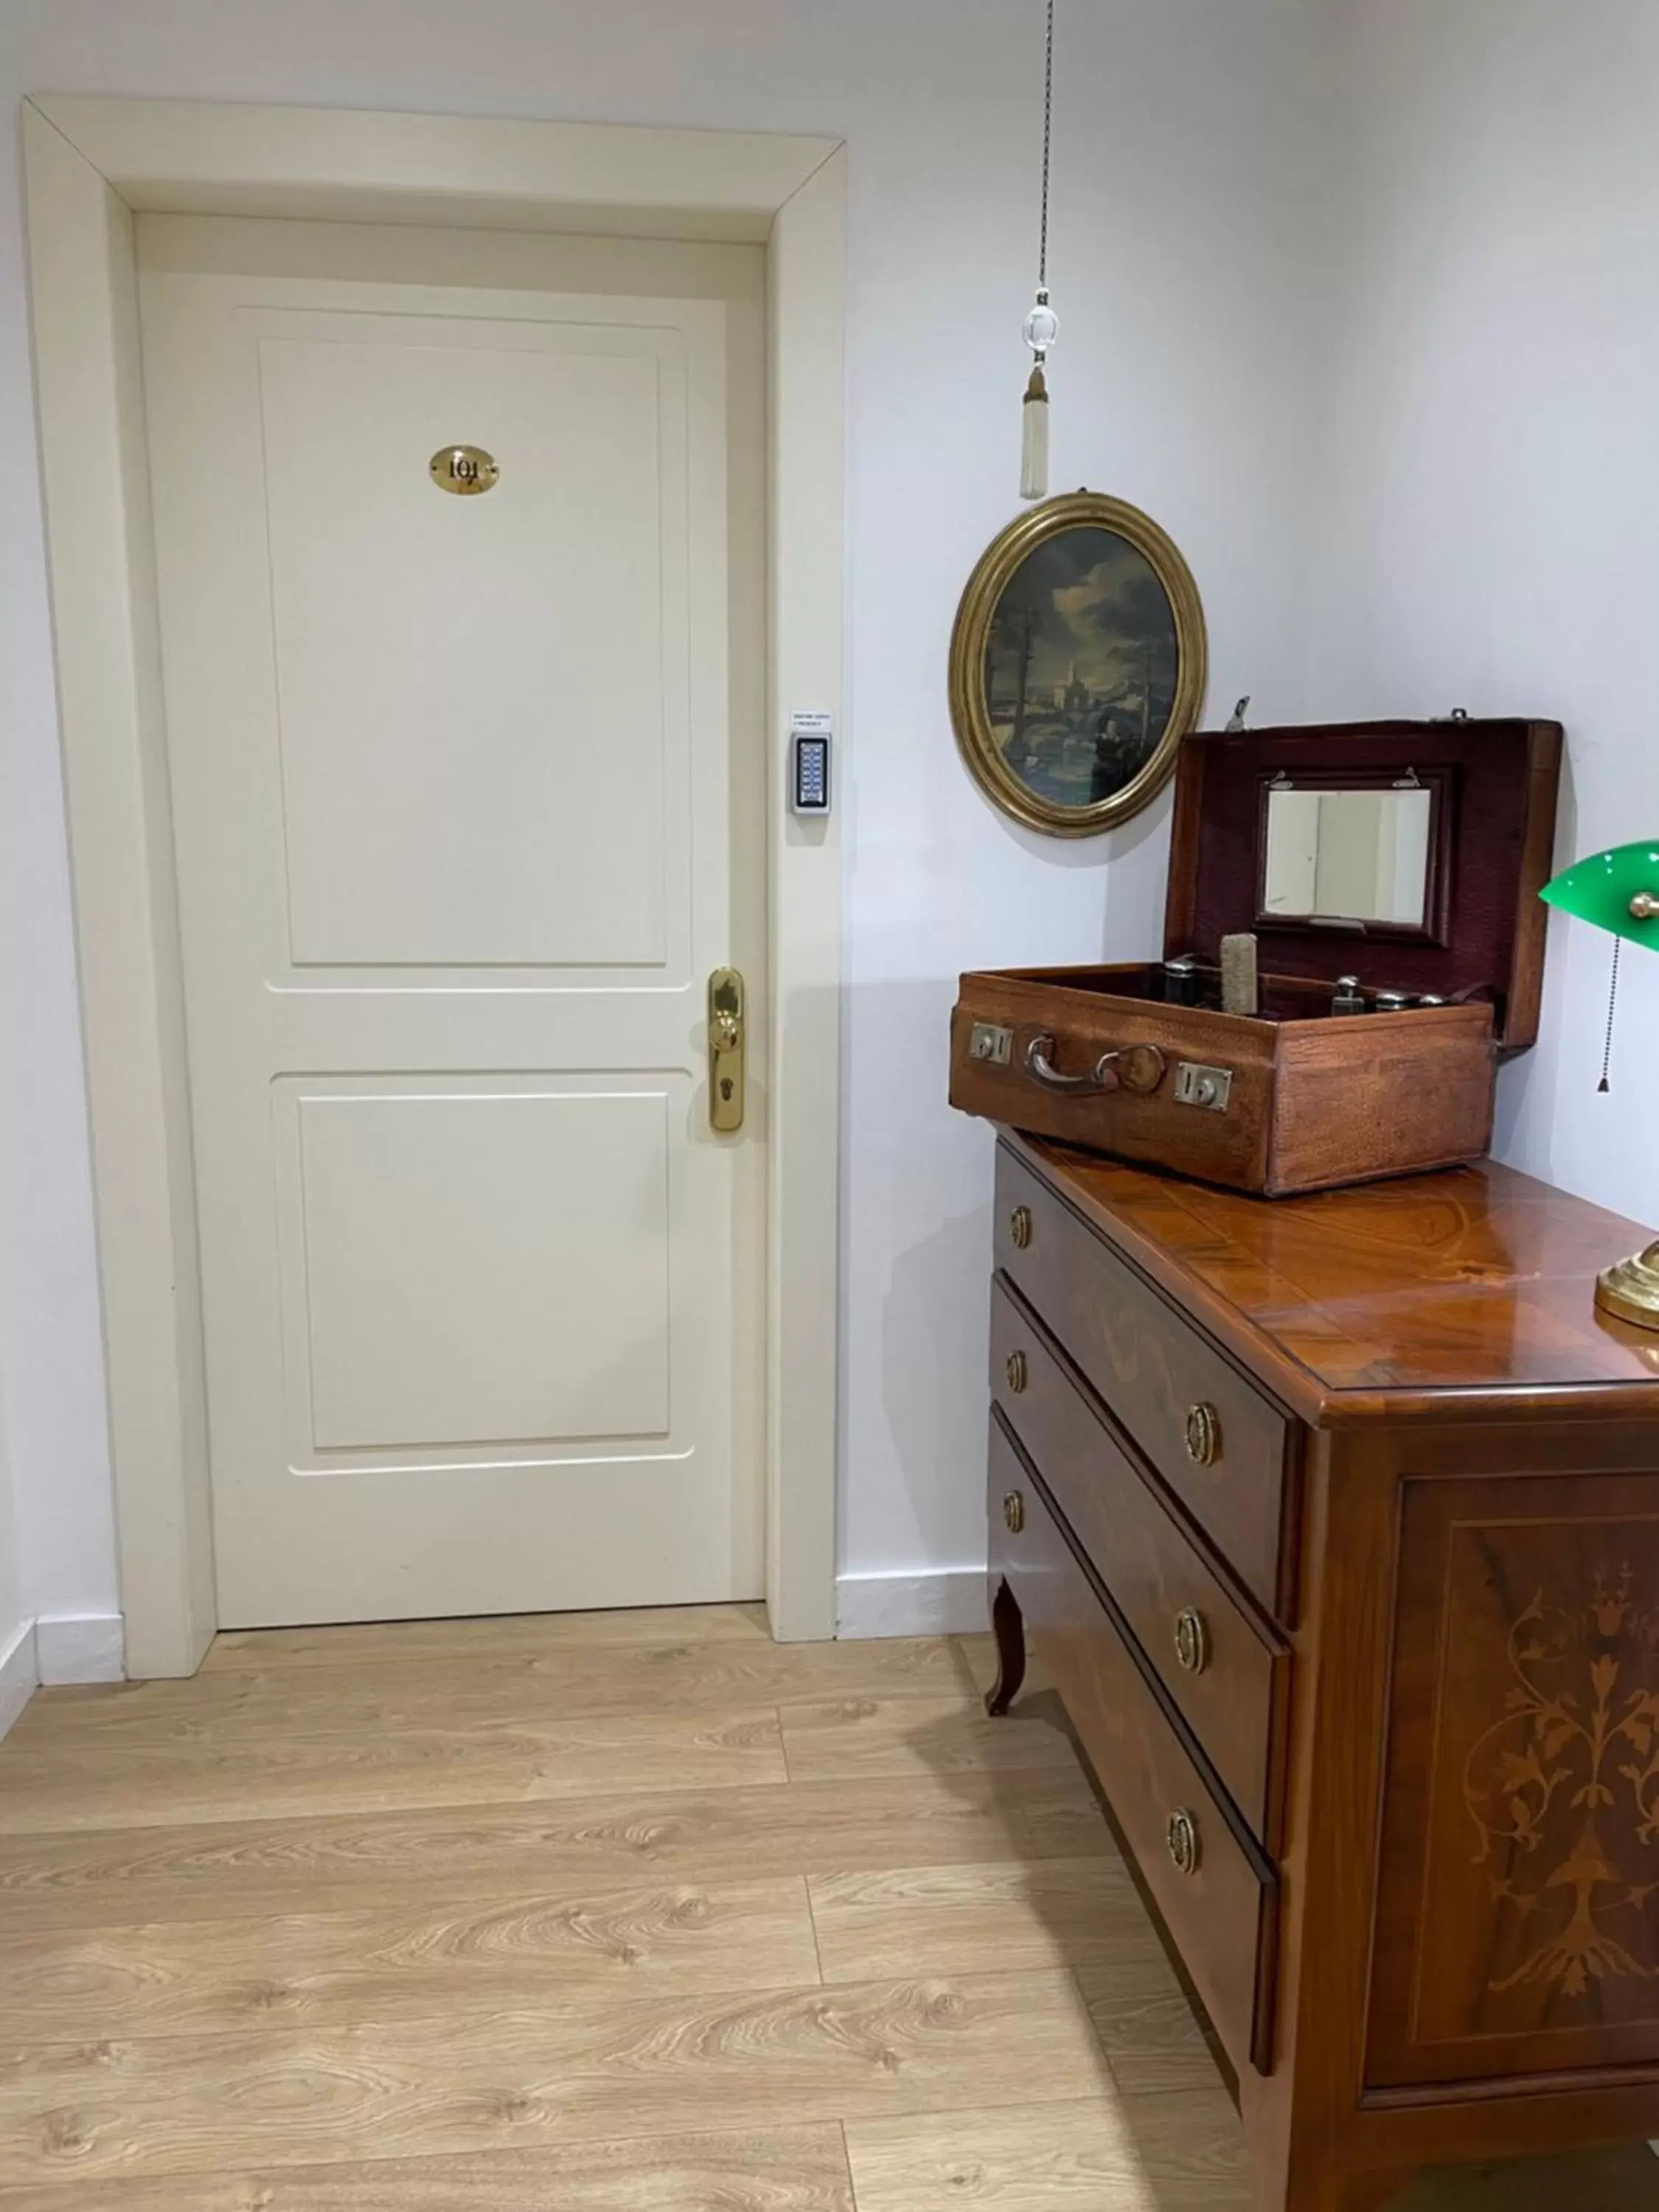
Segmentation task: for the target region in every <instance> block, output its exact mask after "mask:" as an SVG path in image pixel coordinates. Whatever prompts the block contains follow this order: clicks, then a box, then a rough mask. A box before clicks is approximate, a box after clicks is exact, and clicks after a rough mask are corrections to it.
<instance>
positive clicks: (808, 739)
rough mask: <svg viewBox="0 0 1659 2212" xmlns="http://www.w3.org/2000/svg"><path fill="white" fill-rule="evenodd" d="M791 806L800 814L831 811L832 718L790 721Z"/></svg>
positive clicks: (801, 717) (808, 717) (805, 717)
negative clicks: (830, 736)
mask: <svg viewBox="0 0 1659 2212" xmlns="http://www.w3.org/2000/svg"><path fill="white" fill-rule="evenodd" d="M789 805H790V807H791V809H792V811H793V812H795V813H797V814H827V813H828V812H829V715H828V714H796V715H793V716H792V718H791V720H790V723H789Z"/></svg>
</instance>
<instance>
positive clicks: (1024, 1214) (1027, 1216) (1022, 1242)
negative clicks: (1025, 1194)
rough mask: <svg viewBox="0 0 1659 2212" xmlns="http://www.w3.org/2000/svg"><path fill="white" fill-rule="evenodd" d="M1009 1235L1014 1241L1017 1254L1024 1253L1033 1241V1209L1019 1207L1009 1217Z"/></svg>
mask: <svg viewBox="0 0 1659 2212" xmlns="http://www.w3.org/2000/svg"><path fill="white" fill-rule="evenodd" d="M1008 1234H1009V1236H1010V1237H1012V1239H1013V1244H1014V1249H1015V1251H1016V1252H1023V1251H1024V1249H1025V1248H1026V1246H1027V1245H1028V1244H1029V1243H1030V1241H1031V1209H1030V1206H1016V1207H1015V1208H1014V1210H1013V1212H1012V1213H1011V1214H1010V1215H1009V1216H1008Z"/></svg>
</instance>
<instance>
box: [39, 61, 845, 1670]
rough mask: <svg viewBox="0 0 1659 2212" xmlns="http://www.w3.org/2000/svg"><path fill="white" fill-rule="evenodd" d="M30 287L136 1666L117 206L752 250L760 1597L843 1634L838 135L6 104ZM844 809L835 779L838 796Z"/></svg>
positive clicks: (152, 775)
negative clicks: (19, 173)
mask: <svg viewBox="0 0 1659 2212" xmlns="http://www.w3.org/2000/svg"><path fill="white" fill-rule="evenodd" d="M22 119H23V157H24V176H25V184H26V190H27V217H28V222H27V228H28V246H29V263H30V294H31V302H32V307H33V333H34V356H35V374H36V384H37V401H36V404H37V408H38V412H39V420H40V444H41V455H42V478H43V489H44V495H45V501H46V532H47V553H48V567H49V574H50V580H51V588H52V617H53V626H54V632H55V649H56V654H57V665H58V704H59V716H60V726H61V728H62V732H63V745H64V791H65V803H66V810H67V815H68V825H69V838H70V860H71V873H72V887H73V898H74V908H75V921H76V941H77V951H78V957H79V967H80V985H81V1004H82V1036H83V1043H84V1050H85V1058H86V1071H87V1093H88V1114H89V1120H90V1128H91V1139H92V1156H93V1176H94V1192H95V1198H96V1230H97V1243H98V1264H99V1275H100V1294H101V1299H102V1311H103V1323H104V1340H105V1354H106V1366H107V1376H108V1391H109V1412H110V1455H111V1463H112V1471H113V1477H114V1486H115V1506H116V1522H117V1543H118V1557H119V1563H120V1573H121V1594H122V1605H123V1609H124V1613H125V1626H126V1647H127V1671H128V1672H129V1674H132V1675H135V1676H155V1675H179V1674H192V1673H193V1672H194V1671H195V1669H196V1668H197V1666H198V1665H199V1664H200V1662H201V1659H202V1656H203V1654H204V1651H205V1650H206V1649H207V1646H208V1644H209V1643H210V1640H211V1638H212V1636H213V1634H214V1632H215V1630H216V1626H217V1610H216V1599H215V1591H214V1570H213V1551H212V1504H211V1497H210V1487H209V1466H208V1438H207V1400H206V1380H205V1373H204V1359H203V1336H202V1298H201V1284H200V1277H199V1270H198V1266H197V1240H196V1218H195V1187H194V1176H193V1164H192V1155H191V1128H190V1095H189V1086H188V1079H187V1074H186V1069H185V1027H184V1007H183V983H182V976H181V974H180V966H179V928H178V915H177V901H176V895H175V885H174V878H173V850H172V822H171V815H170V809H169V802H168V795H167V752H166V720H165V711H164V704H163V698H162V692H161V647H160V639H159V634H158V630H157V623H156V609H155V553H154V544H153V537H152V532H151V527H150V513H149V459H148V453H147V447H146V440H145V432H144V422H143V363H142V357H141V354H140V349H139V337H138V313H137V270H136V265H135V258H134V226H133V217H134V215H135V213H137V212H140V211H147V210H155V211H163V212H170V213H184V214H198V215H199V214H207V215H260V216H301V217H312V218H318V217H320V218H323V219H325V220H330V221H343V222H414V223H424V224H432V225H444V226H447V227H450V228H489V229H504V228H511V229H532V230H550V231H562V232H566V233H575V234H583V235H587V236H592V235H595V234H600V235H605V234H611V235H623V236H635V237H653V238H683V239H684V238H696V239H717V240H738V241H743V242H750V243H761V244H763V245H764V246H765V247H766V249H767V263H768V266H767V324H768V333H767V360H768V368H767V386H768V409H769V425H768V448H767V451H768V484H767V502H768V517H769V523H768V540H769V544H768V559H769V584H768V604H767V640H768V659H769V670H768V684H767V712H768V730H769V736H768V745H767V757H768V763H769V768H768V775H769V793H768V838H767V846H768V854H767V864H768V873H769V886H768V909H769V950H770V993H771V1022H770V1024H769V1031H770V1036H771V1038H772V1046H771V1065H770V1066H769V1067H767V1068H765V1069H763V1070H759V1071H757V1074H758V1076H759V1079H760V1081H761V1084H762V1085H763V1091H764V1094H765V1095H766V1097H767V1098H768V1101H769V1115H768V1122H767V1138H768V1144H769V1162H768V1211H767V1239H766V1284H765V1301H766V1397H767V1422H766V1437H767V1446H766V1498H767V1577H766V1584H767V1603H768V1607H769V1613H770V1616H771V1623H772V1632H773V1633H774V1635H775V1636H776V1637H778V1638H781V1639H784V1640H798V1639H805V1638H821V1637H828V1636H831V1635H833V1634H834V1632H835V1569H836V1426H837V1418H836V1417H837V1404H836V1346H837V1341H838V1336H839V1328H838V1322H839V1312H840V1258H839V1247H840V1223H839V1210H840V1200H839V1191H840V1174H839V1158H840V1133H841V989H842V961H841V836H840V825H839V816H838V814H831V815H829V816H828V817H821V818H816V819H814V818H802V817H797V816H796V815H794V814H793V813H792V812H791V811H790V809H789V806H788V804H787V787H786V776H785V773H784V757H785V743H786V734H787V723H788V719H789V716H790V715H791V714H793V713H797V712H800V711H806V710H823V711H827V712H829V713H830V714H833V715H834V716H835V718H836V733H837V738H838V739H839V741H840V744H841V751H842V760H841V763H840V765H839V767H838V775H841V776H844V775H845V761H846V755H847V746H846V727H845V716H844V713H843V708H842V655H843V637H842V619H843V617H842V580H843V561H844V546H845V520H844V515H845V503H846V490H845V470H844V458H843V455H844V416H845V369H844V362H845V319H846V308H845V300H846V283H845V258H846V161H847V155H846V149H845V146H844V145H843V144H842V142H841V141H839V140H837V139H834V138H805V137H775V136H772V135H769V134H761V133H748V132H732V131H668V130H663V131H659V130H649V129H640V128H631V127H623V126H617V127H612V126H611V125H599V124H564V123H534V122H517V121H509V122H498V121H489V120H483V119H476V118H465V117H459V116H431V115H392V114H380V113H362V112H353V111H349V110H344V109H337V108H303V107H260V106H226V105H219V104H215V103H209V102H200V103H197V102H194V101H183V100H104V99H80V98H58V97H52V96H46V95H36V96H33V97H32V98H30V99H28V100H25V101H24V103H23V118H22ZM842 788H844V785H842Z"/></svg>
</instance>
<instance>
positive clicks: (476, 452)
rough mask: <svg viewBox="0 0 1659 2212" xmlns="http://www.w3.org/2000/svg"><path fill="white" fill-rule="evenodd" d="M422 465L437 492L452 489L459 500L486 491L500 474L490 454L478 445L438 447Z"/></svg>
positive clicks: (470, 497)
mask: <svg viewBox="0 0 1659 2212" xmlns="http://www.w3.org/2000/svg"><path fill="white" fill-rule="evenodd" d="M427 473H428V476H429V477H431V478H432V481H433V483H435V484H436V485H437V487H438V489H439V490H440V491H453V492H454V493H456V494H457V495H459V497H460V498H462V499H473V498H476V497H477V494H478V493H479V492H481V491H489V490H490V489H492V487H493V486H494V485H495V482H496V480H497V479H498V478H499V477H500V476H501V466H500V464H499V463H498V462H497V460H496V459H495V455H494V453H485V451H484V449H483V447H482V446H441V447H439V449H438V451H437V452H436V453H434V455H433V456H432V459H430V460H429V461H428V463H427Z"/></svg>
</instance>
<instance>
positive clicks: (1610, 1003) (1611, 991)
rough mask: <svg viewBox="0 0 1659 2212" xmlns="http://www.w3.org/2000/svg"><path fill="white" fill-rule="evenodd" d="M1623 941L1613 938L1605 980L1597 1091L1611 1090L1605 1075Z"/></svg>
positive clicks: (1610, 1052)
mask: <svg viewBox="0 0 1659 2212" xmlns="http://www.w3.org/2000/svg"><path fill="white" fill-rule="evenodd" d="M1623 941H1624V940H1623V939H1621V938H1617V937H1615V938H1614V939H1613V974H1612V975H1611V977H1610V978H1609V980H1608V982H1607V1039H1606V1042H1604V1043H1603V1045H1602V1047H1601V1081H1600V1082H1599V1083H1598V1084H1597V1085H1596V1086H1595V1087H1596V1089H1597V1090H1598V1091H1611V1090H1612V1088H1613V1085H1612V1084H1611V1083H1610V1082H1609V1081H1608V1080H1607V1076H1608V1071H1609V1070H1610V1069H1611V1067H1612V1066H1613V1009H1614V1007H1615V1006H1617V1005H1618V1003H1619V948H1620V945H1621V944H1622V943H1623Z"/></svg>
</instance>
